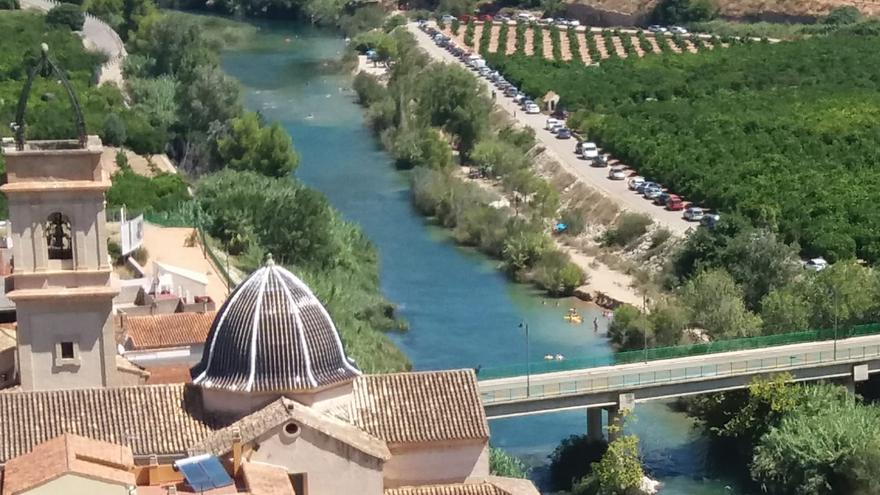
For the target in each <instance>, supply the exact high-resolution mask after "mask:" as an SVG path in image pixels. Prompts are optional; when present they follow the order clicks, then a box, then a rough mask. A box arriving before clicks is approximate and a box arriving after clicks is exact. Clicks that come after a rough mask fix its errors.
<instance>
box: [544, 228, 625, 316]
mask: <svg viewBox="0 0 880 495" xmlns="http://www.w3.org/2000/svg"><path fill="white" fill-rule="evenodd" d="M556 246H557V247H559V249H560V250H561V251H563V252H565V253H567V254H568V256H569V257H570V258H571V261H572V262H573V263H574V264H576V265H577V266H579V267H581V269H582V270H583V271H584V273H586V274H587V275H588V276H589V280H588V281H587V283H586V284H585V285H583V286H581V287H580V290H581V291H582V292H587V293H594V292H597V291H598V292H602V293H604V294H605V295H607V296H609V297H611V298H612V299H616V300H618V301H620V302H623V303H627V304H632V305H634V306H638V305H640V304H641V300H642V298H641V297H640V296H639V294H638V292H637V291H636V290H635V289H634V288H633V284H634V281H633V279H632V277H630V276H629V275H627V274H625V273H621V272H618V271H615V270H612V269H611V268H609V267H608V266H607V265H605V264H604V263H602V262H600V261H599V260H597V259H596V258H595V257H593V256H587V255H586V254H584V253H582V252H580V251H578V250H577V249H575V248H573V247H571V246H569V245H567V244H563V243H561V242H559V241H556Z"/></svg>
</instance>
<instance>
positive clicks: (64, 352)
mask: <svg viewBox="0 0 880 495" xmlns="http://www.w3.org/2000/svg"><path fill="white" fill-rule="evenodd" d="M74 358H76V354H75V353H74V351H73V342H62V343H61V359H74Z"/></svg>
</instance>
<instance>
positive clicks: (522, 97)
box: [513, 91, 528, 103]
mask: <svg viewBox="0 0 880 495" xmlns="http://www.w3.org/2000/svg"><path fill="white" fill-rule="evenodd" d="M527 99H528V97H526V94H525V93H523V92H522V91H520V92H518V93H517V94H516V95H515V96H514V97H513V101H515V102H517V103H519V102H522V101H523V100H527Z"/></svg>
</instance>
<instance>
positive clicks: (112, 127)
mask: <svg viewBox="0 0 880 495" xmlns="http://www.w3.org/2000/svg"><path fill="white" fill-rule="evenodd" d="M126 137H127V134H126V131H125V121H124V120H122V118H121V117H120V116H119V115H117V114H115V113H111V114H109V115H107V118H106V119H104V130H103V132H102V133H101V141H103V142H104V144H110V145H113V146H122V145H123V144H125V139H126Z"/></svg>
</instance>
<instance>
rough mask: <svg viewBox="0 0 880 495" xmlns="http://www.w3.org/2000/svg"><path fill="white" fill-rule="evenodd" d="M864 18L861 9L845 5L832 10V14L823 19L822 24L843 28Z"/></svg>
mask: <svg viewBox="0 0 880 495" xmlns="http://www.w3.org/2000/svg"><path fill="white" fill-rule="evenodd" d="M861 18H862V13H861V12H859V9H857V8H856V7H853V6H852V5H845V6H843V7H837V8H835V9H832V10H831V12H829V13H828V15H827V16H825V18H824V19H822V24H830V25H833V26H842V25H845V24H855V23H857V22H859V19H861Z"/></svg>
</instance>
